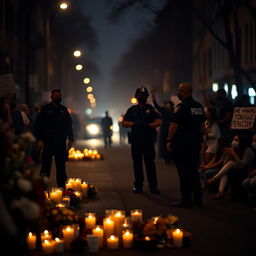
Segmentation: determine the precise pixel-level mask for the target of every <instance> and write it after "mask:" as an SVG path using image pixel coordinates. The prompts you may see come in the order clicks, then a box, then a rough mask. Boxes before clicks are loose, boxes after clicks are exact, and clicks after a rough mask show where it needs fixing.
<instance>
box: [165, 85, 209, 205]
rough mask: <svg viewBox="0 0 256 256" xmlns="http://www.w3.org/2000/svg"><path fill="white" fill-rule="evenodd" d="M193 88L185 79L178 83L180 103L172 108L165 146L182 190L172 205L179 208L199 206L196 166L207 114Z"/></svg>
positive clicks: (198, 180)
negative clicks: (169, 152) (195, 96)
mask: <svg viewBox="0 0 256 256" xmlns="http://www.w3.org/2000/svg"><path fill="white" fill-rule="evenodd" d="M192 91H193V89H192V86H191V84H190V83H188V82H184V83H181V84H180V85H179V87H178V98H179V99H180V100H181V101H182V102H181V103H180V104H178V105H177V106H176V108H175V110H174V114H173V120H172V122H171V124H170V127H169V133H168V138H167V149H168V150H169V151H172V153H173V161H174V163H175V165H176V168H177V171H178V175H179V179H180V192H181V201H180V202H174V203H172V205H173V206H176V207H182V208H187V207H191V206H192V204H194V205H195V206H201V205H202V193H201V184H200V177H199V173H198V166H199V158H200V151H201V143H202V142H203V133H204V132H205V127H204V122H205V120H206V117H205V114H204V110H203V107H202V105H201V104H200V103H198V102H197V101H195V100H194V99H193V98H192ZM192 196H193V198H192Z"/></svg>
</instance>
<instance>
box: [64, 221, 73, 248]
mask: <svg viewBox="0 0 256 256" xmlns="http://www.w3.org/2000/svg"><path fill="white" fill-rule="evenodd" d="M62 233H63V236H64V246H65V249H70V244H71V243H72V241H73V240H74V233H75V230H74V228H73V227H71V226H67V227H65V228H63V229H62Z"/></svg>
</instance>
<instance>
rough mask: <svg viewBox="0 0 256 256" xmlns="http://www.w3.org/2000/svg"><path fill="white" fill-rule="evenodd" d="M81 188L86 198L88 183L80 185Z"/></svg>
mask: <svg viewBox="0 0 256 256" xmlns="http://www.w3.org/2000/svg"><path fill="white" fill-rule="evenodd" d="M81 187H82V192H83V196H87V190H88V183H86V182H83V183H82V184H81Z"/></svg>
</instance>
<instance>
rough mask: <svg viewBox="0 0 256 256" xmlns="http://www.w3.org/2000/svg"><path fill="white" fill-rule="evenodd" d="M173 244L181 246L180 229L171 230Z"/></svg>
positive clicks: (181, 233)
mask: <svg viewBox="0 0 256 256" xmlns="http://www.w3.org/2000/svg"><path fill="white" fill-rule="evenodd" d="M172 239H173V246H174V247H182V244H183V232H182V231H181V230H180V229H175V230H174V231H173V232H172Z"/></svg>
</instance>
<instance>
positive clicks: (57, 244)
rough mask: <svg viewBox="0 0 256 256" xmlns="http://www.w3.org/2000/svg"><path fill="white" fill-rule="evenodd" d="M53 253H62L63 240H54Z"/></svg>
mask: <svg viewBox="0 0 256 256" xmlns="http://www.w3.org/2000/svg"><path fill="white" fill-rule="evenodd" d="M55 252H57V253H62V252H64V240H63V239H59V238H58V237H56V238H55Z"/></svg>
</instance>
